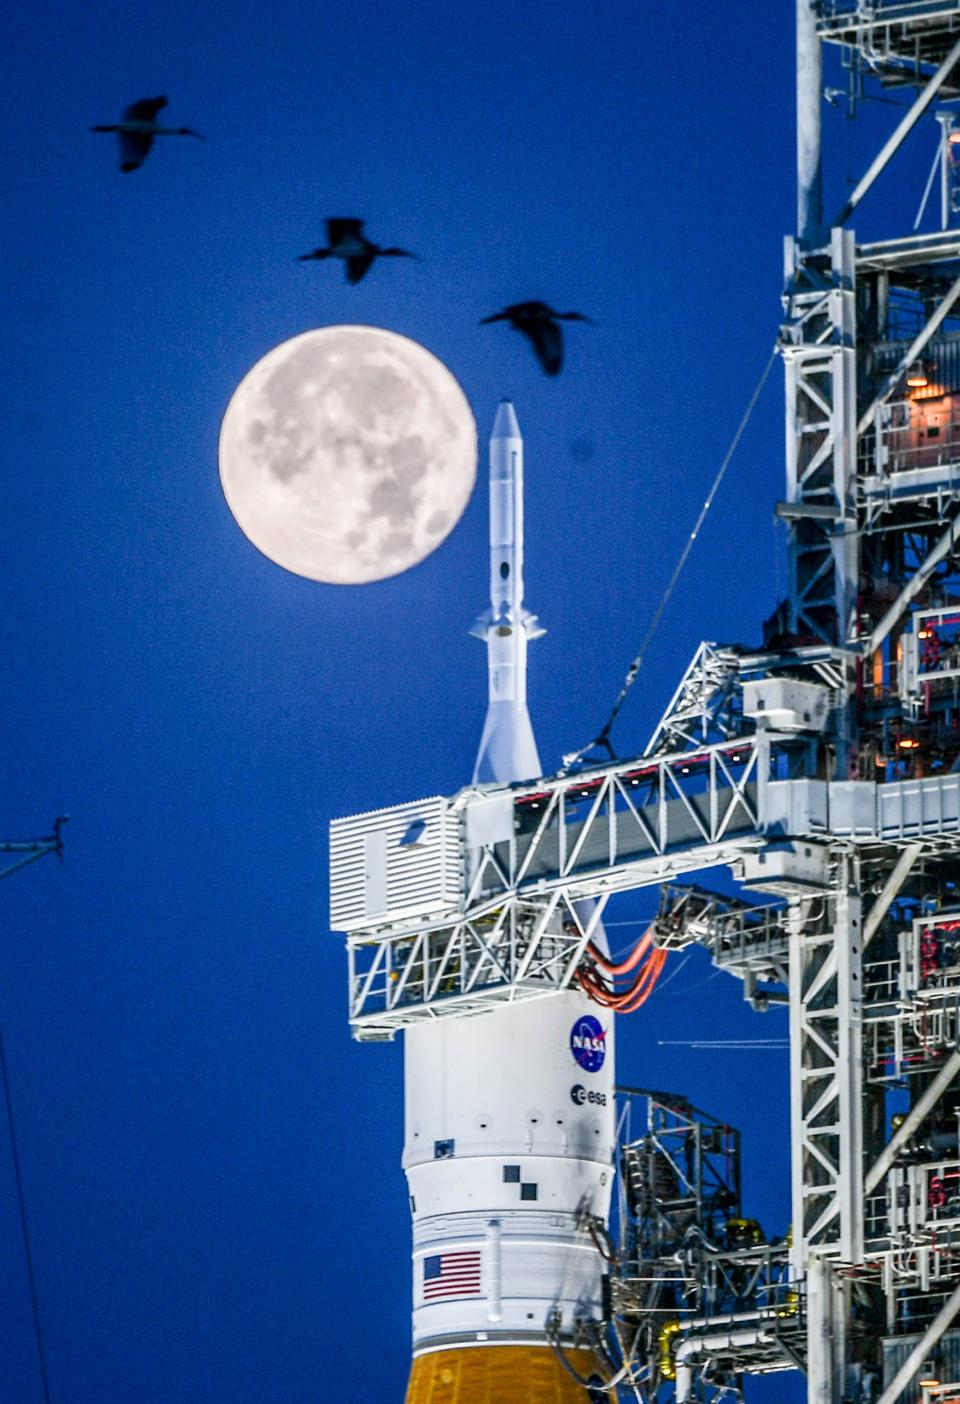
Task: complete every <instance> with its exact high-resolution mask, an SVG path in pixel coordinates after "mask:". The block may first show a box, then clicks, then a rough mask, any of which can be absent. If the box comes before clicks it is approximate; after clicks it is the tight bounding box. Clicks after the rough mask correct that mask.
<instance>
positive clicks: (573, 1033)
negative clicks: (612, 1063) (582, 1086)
mask: <svg viewBox="0 0 960 1404" xmlns="http://www.w3.org/2000/svg"><path fill="white" fill-rule="evenodd" d="M570 1052H571V1053H572V1054H573V1056H574V1058H575V1059H576V1060H577V1062H578V1063H579V1064H580V1066H581V1067H582V1068H583V1070H584V1072H589V1073H595V1072H599V1071H600V1069H601V1068H602V1067H603V1060H604V1058H605V1057H606V1056H607V1031H606V1029H605V1028H603V1027H602V1025H601V1023H600V1020H599V1019H595V1018H594V1017H593V1015H592V1014H582V1015H581V1016H580V1018H579V1019H578V1020H577V1022H576V1023H575V1024H574V1026H573V1028H572V1029H571V1030H570Z"/></svg>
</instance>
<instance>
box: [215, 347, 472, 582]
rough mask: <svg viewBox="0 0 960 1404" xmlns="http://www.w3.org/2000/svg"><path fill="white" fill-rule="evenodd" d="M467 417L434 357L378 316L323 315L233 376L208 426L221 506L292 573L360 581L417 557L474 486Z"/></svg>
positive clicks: (437, 538) (439, 536)
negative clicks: (229, 393)
mask: <svg viewBox="0 0 960 1404" xmlns="http://www.w3.org/2000/svg"><path fill="white" fill-rule="evenodd" d="M476 471H477V429H476V424H475V423H474V419H473V414H472V413H471V410H470V406H469V404H468V403H467V398H466V396H465V395H464V393H463V391H462V390H461V388H460V386H459V384H458V383H457V381H456V380H455V379H454V377H453V376H452V375H451V373H450V372H449V371H448V370H447V368H446V366H445V365H443V363H442V362H441V361H438V360H437V358H436V356H433V355H432V354H431V353H430V352H429V351H427V350H426V349H425V348H424V347H423V346H419V345H418V344H417V342H415V341H410V340H408V338H407V337H405V336H398V335H397V333H396V332H389V331H382V330H381V329H380V328H379V327H351V326H344V327H322V328H320V329H319V330H317V331H309V332H304V333H303V335H302V336H295V337H294V338H293V339H292V340H291V341H285V342H283V343H282V345H280V346H276V347H274V349H273V350H272V351H270V352H268V353H267V355H266V356H264V357H263V359H262V360H261V361H258V362H257V364H256V365H255V366H254V367H253V369H252V370H251V371H249V372H248V373H247V375H246V376H244V378H243V380H242V381H241V382H240V384H239V385H238V386H237V389H236V391H235V392H234V395H233V398H232V399H231V401H230V403H229V405H228V406H227V412H226V414H225V415H224V417H223V425H222V428H221V430H220V481H221V484H222V486H223V492H224V496H225V497H226V499H227V505H228V506H229V508H230V511H231V512H232V513H233V515H234V517H236V519H237V522H238V524H239V526H240V528H241V530H242V531H243V532H244V534H245V535H246V536H247V537H248V538H249V539H250V541H252V542H253V544H254V546H256V547H257V548H258V549H259V550H260V551H262V552H263V554H264V555H265V556H268V557H269V558H270V560H272V561H275V562H276V563H277V565H280V566H284V567H285V568H286V569H287V570H290V571H293V572H294V573H295V574H296V575H304V576H306V577H307V579H309V580H321V581H324V582H325V583H327V584H331V585H359V584H362V583H364V582H366V581H370V580H384V579H386V578H387V577H388V576H391V575H398V574H399V573H400V572H401V571H404V570H408V569H409V568H410V567H411V566H414V565H416V564H417V562H418V561H422V560H423V559H424V557H425V556H428V555H429V554H430V552H431V551H433V550H435V548H436V547H437V546H439V545H440V543H441V542H442V541H443V540H444V538H445V537H446V536H448V535H449V533H450V532H451V531H452V530H453V528H454V527H455V526H456V524H457V522H458V521H459V519H460V516H461V514H462V512H463V509H464V508H465V507H466V505H467V502H468V500H469V498H470V493H471V491H472V489H473V483H474V478H475V477H476Z"/></svg>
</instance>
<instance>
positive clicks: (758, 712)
mask: <svg viewBox="0 0 960 1404" xmlns="http://www.w3.org/2000/svg"><path fill="white" fill-rule="evenodd" d="M829 708H830V691H829V689H828V688H826V687H823V686H822V684H820V683H812V682H803V681H801V680H798V679H796V678H777V677H773V678H761V679H758V680H757V681H755V682H746V683H744V685H743V715H744V716H745V717H755V718H756V719H758V720H760V719H763V720H765V721H768V722H769V723H770V725H771V726H772V727H773V728H774V729H776V730H778V731H822V730H823V728H824V726H825V725H826V721H827V713H828V711H829Z"/></svg>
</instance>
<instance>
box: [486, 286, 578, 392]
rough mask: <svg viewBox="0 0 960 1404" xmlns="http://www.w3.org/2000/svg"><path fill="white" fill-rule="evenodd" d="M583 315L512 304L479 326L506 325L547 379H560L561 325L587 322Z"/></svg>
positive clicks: (538, 305)
mask: <svg viewBox="0 0 960 1404" xmlns="http://www.w3.org/2000/svg"><path fill="white" fill-rule="evenodd" d="M589 321H590V318H589V317H584V315H583V313H582V312H554V310H553V308H552V307H549V306H548V305H547V304H546V303H545V302H514V303H511V305H510V306H509V307H505V308H504V309H503V311H502V312H495V313H494V314H493V316H492V317H483V318H481V320H480V325H481V326H485V325H486V323H487V322H509V323H510V325H511V326H512V327H513V329H514V331H518V332H523V334H524V336H525V337H526V338H527V340H528V341H529V342H530V345H531V346H532V347H533V349H534V352H535V353H536V357H537V360H538V361H539V362H540V364H541V366H543V369H544V370H545V371H546V373H547V375H559V374H560V367H561V366H562V365H563V330H562V328H561V327H560V325H559V324H560V322H589Z"/></svg>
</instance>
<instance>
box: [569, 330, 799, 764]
mask: <svg viewBox="0 0 960 1404" xmlns="http://www.w3.org/2000/svg"><path fill="white" fill-rule="evenodd" d="M778 352H779V346H778V344H776V343H775V344H774V347H773V350H772V351H771V352H770V359H769V360H768V361H767V364H766V366H765V367H764V369H763V374H762V375H761V377H760V379H759V380H758V381H757V383H756V385H755V386H754V390H753V394H752V395H751V396H750V400H749V402H748V404H747V408H746V409H745V410H744V413H743V418H742V419H741V420H740V423H739V424H738V425H737V431H736V433H735V434H734V436H733V438H732V439H731V441H730V447H729V448H728V449H727V451H726V453H725V454H724V456H723V462H722V463H721V464H720V467H719V468H718V470H717V474H716V477H715V478H714V480H713V483H712V484H711V487H710V491H709V492H708V493H707V496H706V499H705V500H704V504H703V506H702V507H701V508H700V514H699V516H698V517H697V520H696V523H695V524H694V528H693V531H691V533H690V535H689V536H688V538H687V540H686V541H685V542H684V546H683V550H682V551H681V552H680V558H679V560H678V561H677V564H676V565H675V566H674V570H673V574H672V575H671V577H670V580H669V582H668V584H667V588H666V589H665V590H664V592H663V595H662V596H661V598H660V603H659V604H658V605H657V608H656V609H655V611H654V614H653V618H652V619H651V621H650V623H649V625H648V626H647V632H646V633H645V634H644V636H643V642H642V643H641V644H640V648H639V650H638V652H637V654H636V656H635V657H634V659H633V662H632V663H631V664H630V667H629V668H628V669H627V674H626V677H625V678H624V680H623V686H622V687H621V688H620V692H619V694H618V696H617V700H616V701H615V702H614V704H613V707H612V708H611V711H610V715H609V716H608V717H607V720H606V721H605V722H604V724H603V726H602V727H601V729H600V730H599V731H598V732H597V734H596V736H595V737H594V738H593V740H592V741H589V742H588V743H587V745H586V746H581V748H580V750H579V751H573V752H572V753H571V754H570V755H568V756H564V758H563V769H562V770H561V771H560V774H561V775H564V774H566V772H567V771H569V770H570V769H571V767H572V766H575V765H577V764H579V762H580V761H581V760H583V758H584V757H585V756H586V755H588V754H589V752H590V751H593V750H594V749H596V748H602V749H603V750H605V751H606V752H607V754H608V756H609V757H610V759H611V760H615V759H616V756H615V753H614V750H613V746H612V745H611V743H610V731H611V728H612V727H613V724H614V722H615V721H616V719H617V717H618V716H619V714H620V711H621V709H622V707H623V704H624V702H625V701H626V700H627V694H628V693H629V691H630V689H631V687H632V686H633V684H634V683H635V682H636V680H637V675H638V674H639V672H640V669H641V668H642V667H643V660H644V658H645V656H646V652H647V649H648V648H649V647H650V643H651V641H652V639H653V636H654V634H655V633H656V632H657V629H658V628H659V626H660V621H661V619H662V618H663V615H664V611H665V610H666V608H667V605H668V604H669V603H670V599H671V596H672V595H673V592H674V590H675V589H676V585H677V581H678V580H679V579H680V576H681V574H682V573H683V568H684V566H685V565H686V563H687V558H688V557H689V555H690V552H691V551H692V550H693V544H694V542H695V541H696V539H697V537H698V536H699V534H700V529H701V527H702V526H703V523H704V521H705V520H706V516H707V513H708V512H709V511H710V508H711V507H712V506H713V500H714V498H715V497H716V495H717V493H718V492H719V490H720V484H721V483H722V482H723V479H724V477H725V476H726V472H727V469H728V468H729V467H730V462H731V460H732V458H733V455H734V454H735V453H736V451H737V447H738V445H739V443H740V440H741V439H742V438H743V435H744V431H745V430H746V427H747V425H748V424H749V423H750V419H751V416H752V415H753V411H754V410H755V409H756V405H757V401H758V400H759V398H760V394H761V391H762V390H763V387H764V385H765V384H766V383H767V377H768V376H769V374H770V372H771V370H772V369H773V363H774V361H775V360H776V359H777V355H778Z"/></svg>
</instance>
